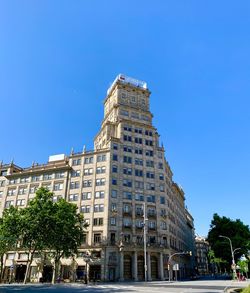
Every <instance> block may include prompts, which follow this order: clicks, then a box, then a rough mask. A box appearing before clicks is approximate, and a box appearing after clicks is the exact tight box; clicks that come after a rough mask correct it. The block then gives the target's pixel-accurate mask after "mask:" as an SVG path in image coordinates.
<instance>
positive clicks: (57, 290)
mask: <svg viewBox="0 0 250 293" xmlns="http://www.w3.org/2000/svg"><path fill="white" fill-rule="evenodd" d="M249 284H250V282H249V281H245V282H237V281H222V280H209V281H203V280H202V281H200V280H199V281H186V282H171V283H168V282H166V281H163V282H148V283H147V284H145V283H144V282H133V283H132V282H123V283H98V284H89V285H85V284H56V285H50V284H33V285H30V284H28V285H21V284H10V285H0V293H8V292H20V293H24V292H25V293H26V292H35V293H38V292H39V293H47V292H52V293H66V292H70V293H71V292H72V293H81V292H93V293H101V292H103V293H106V292H112V293H116V292H119V293H122V292H131V293H132V292H144V293H147V292H150V293H154V292H155V293H156V292H157V293H158V292H159V293H161V292H168V293H178V292H179V293H192V292H194V293H215V292H225V290H226V289H227V288H236V287H246V286H248V285H249Z"/></svg>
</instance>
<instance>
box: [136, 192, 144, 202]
mask: <svg viewBox="0 0 250 293" xmlns="http://www.w3.org/2000/svg"><path fill="white" fill-rule="evenodd" d="M135 200H137V201H144V195H143V194H140V193H136V194H135Z"/></svg>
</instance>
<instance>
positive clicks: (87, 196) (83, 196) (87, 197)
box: [82, 192, 91, 200]
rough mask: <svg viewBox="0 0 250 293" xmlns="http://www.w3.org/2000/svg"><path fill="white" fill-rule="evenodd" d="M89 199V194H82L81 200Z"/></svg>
mask: <svg viewBox="0 0 250 293" xmlns="http://www.w3.org/2000/svg"><path fill="white" fill-rule="evenodd" d="M86 199H91V192H83V193H82V200H86Z"/></svg>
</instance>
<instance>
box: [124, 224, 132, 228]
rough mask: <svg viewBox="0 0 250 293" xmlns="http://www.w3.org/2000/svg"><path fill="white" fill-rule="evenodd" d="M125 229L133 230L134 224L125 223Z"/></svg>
mask: <svg viewBox="0 0 250 293" xmlns="http://www.w3.org/2000/svg"><path fill="white" fill-rule="evenodd" d="M123 227H124V228H126V229H131V228H132V223H123Z"/></svg>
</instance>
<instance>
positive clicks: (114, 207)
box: [111, 203, 117, 212]
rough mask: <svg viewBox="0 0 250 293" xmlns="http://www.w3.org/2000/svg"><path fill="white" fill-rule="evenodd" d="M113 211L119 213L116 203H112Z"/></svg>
mask: <svg viewBox="0 0 250 293" xmlns="http://www.w3.org/2000/svg"><path fill="white" fill-rule="evenodd" d="M111 211H112V212H116V211H117V208H116V203H112V204H111Z"/></svg>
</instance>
